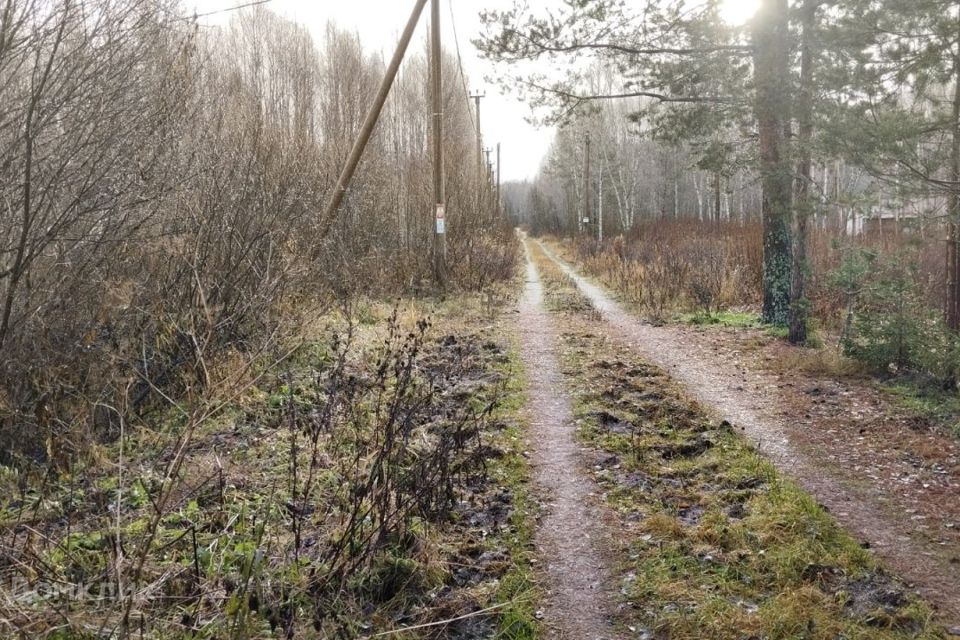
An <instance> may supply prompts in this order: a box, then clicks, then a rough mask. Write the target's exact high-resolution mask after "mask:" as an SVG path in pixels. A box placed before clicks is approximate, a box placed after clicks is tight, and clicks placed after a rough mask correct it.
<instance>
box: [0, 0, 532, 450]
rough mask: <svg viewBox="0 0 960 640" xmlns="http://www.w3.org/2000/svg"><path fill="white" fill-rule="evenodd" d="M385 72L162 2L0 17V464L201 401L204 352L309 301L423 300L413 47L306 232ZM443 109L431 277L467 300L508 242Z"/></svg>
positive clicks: (367, 61)
mask: <svg viewBox="0 0 960 640" xmlns="http://www.w3.org/2000/svg"><path fill="white" fill-rule="evenodd" d="M442 63H443V66H444V69H445V74H446V77H447V78H457V77H458V76H459V74H460V71H459V69H458V66H457V62H456V58H455V57H454V56H450V55H446V54H445V55H444V58H443V61H442ZM384 66H385V65H384V61H383V60H382V58H381V56H380V55H379V54H372V53H370V52H368V51H366V50H365V49H364V47H363V46H362V44H361V42H360V40H359V37H358V36H357V35H356V34H352V33H349V32H346V31H344V30H342V29H339V28H337V27H336V26H335V25H333V24H330V25H328V26H327V27H326V30H325V33H324V36H323V37H322V38H321V39H320V40H319V41H317V40H315V39H314V38H313V37H311V35H310V33H309V31H308V30H307V29H306V28H305V27H303V26H301V25H298V24H295V23H293V22H290V21H288V20H286V19H284V18H281V17H279V16H278V15H276V14H273V13H271V12H269V11H267V10H265V9H263V8H256V9H252V10H245V11H243V12H238V13H235V14H234V17H233V18H232V19H231V21H230V22H229V24H228V25H227V26H224V27H208V26H204V25H201V24H198V23H197V21H196V19H195V18H190V17H189V16H188V15H187V14H186V12H185V11H184V9H183V8H182V7H181V6H180V5H179V4H178V3H177V2H176V1H175V0H97V1H96V2H92V3H91V2H76V1H74V0H56V1H53V2H50V1H47V0H3V2H2V3H0V451H2V452H3V454H2V456H3V458H4V460H3V461H4V462H9V461H10V459H11V458H16V457H17V456H19V455H26V456H28V457H31V458H43V457H45V456H47V455H48V454H49V451H48V449H49V448H50V444H49V443H50V442H51V438H53V439H56V440H58V441H61V442H64V441H65V442H66V444H67V446H68V448H69V449H71V450H82V449H83V444H84V441H86V440H89V439H91V438H99V437H109V436H110V435H111V434H114V433H115V431H116V429H117V428H118V427H117V425H118V424H119V423H120V422H121V421H122V420H124V419H127V418H130V417H135V416H136V415H139V414H142V413H143V412H144V411H146V410H147V409H148V408H149V407H150V406H151V403H155V402H157V401H158V399H161V398H176V397H178V395H177V394H184V393H192V392H195V391H197V390H202V389H203V388H204V387H205V386H206V385H209V384H210V383H211V378H213V377H215V376H216V373H215V372H213V371H211V370H210V367H209V366H208V360H209V358H210V357H211V354H215V353H240V354H245V355H244V357H245V358H248V359H249V358H253V357H254V356H255V355H256V354H261V353H263V352H265V351H268V350H270V349H274V348H276V345H277V344H278V343H279V342H281V341H282V337H283V336H284V335H285V332H287V333H289V332H290V331H292V330H293V329H294V328H295V327H296V324H297V321H298V319H300V318H302V315H303V311H302V310H303V309H305V308H315V307H317V306H324V305H328V304H330V302H331V301H332V300H335V299H338V298H339V299H345V298H348V297H350V296H354V295H357V294H363V293H379V292H390V293H397V292H404V291H429V290H430V289H431V287H432V286H433V284H432V281H431V275H430V264H429V243H430V241H431V234H432V224H433V220H432V213H433V212H432V206H431V195H430V189H431V178H430V173H431V172H430V156H429V153H428V149H429V147H428V144H429V141H428V135H429V134H428V131H429V121H430V120H429V119H430V114H431V109H430V106H429V104H430V102H429V86H428V75H429V65H428V61H427V53H426V47H424V48H423V49H422V53H421V54H419V55H416V56H411V57H410V59H409V60H408V61H407V63H406V64H405V65H404V68H403V70H402V73H401V77H400V78H399V79H398V82H397V85H396V86H395V87H394V90H393V92H392V95H391V97H390V100H389V103H388V105H387V107H386V110H385V112H384V117H383V120H382V122H381V124H380V125H379V126H378V128H377V130H376V132H375V136H374V139H373V140H372V141H371V143H370V145H371V146H370V149H369V152H368V154H367V156H366V158H367V159H366V160H365V162H364V164H363V165H362V167H361V170H360V172H359V174H358V176H357V179H356V180H355V182H354V184H353V186H352V188H351V190H350V192H349V194H348V197H347V200H346V202H345V204H344V207H343V208H342V210H341V215H340V216H339V218H338V219H337V221H336V224H335V225H334V226H333V227H332V229H331V230H330V232H329V233H324V232H322V231H321V229H320V228H319V226H320V225H319V222H320V221H319V219H318V218H319V212H320V211H321V210H322V207H323V204H324V202H325V201H326V199H327V197H328V195H329V193H330V191H331V190H332V188H333V186H334V184H335V181H336V179H337V175H338V172H339V171H340V168H341V167H342V165H343V162H344V160H345V159H346V156H347V154H348V153H349V151H350V147H351V145H352V143H353V139H354V137H355V135H356V132H357V130H358V129H359V127H360V125H361V123H362V121H363V118H364V116H365V115H366V109H367V107H368V105H369V102H370V100H371V97H372V96H373V94H374V93H375V91H376V88H377V85H378V83H379V80H380V77H381V76H382V74H383V70H384ZM444 100H445V114H446V117H447V119H448V123H449V126H448V127H447V130H446V131H447V132H446V135H445V141H444V142H445V144H446V145H447V146H448V148H449V149H450V152H449V153H448V154H447V167H446V175H447V181H448V185H449V188H448V191H449V193H450V199H449V200H450V201H449V203H448V211H449V213H448V224H449V226H450V228H451V233H450V242H449V247H448V250H449V253H450V263H451V265H453V266H452V268H451V274H450V286H452V287H459V288H468V289H478V288H482V287H484V286H485V285H486V284H487V283H488V282H489V281H490V280H491V279H497V278H503V277H509V276H510V275H511V274H512V272H513V265H514V262H515V255H516V254H515V248H514V247H513V245H512V243H511V235H510V231H509V229H506V228H505V227H504V226H503V225H501V224H499V223H498V221H497V220H495V219H493V217H492V215H491V214H490V212H489V211H487V210H483V211H481V210H478V205H477V203H478V202H481V199H479V198H477V195H476V194H477V192H478V190H484V192H486V191H489V185H487V184H478V181H477V178H476V176H475V170H474V165H473V163H472V162H471V161H470V159H472V158H473V155H472V153H471V150H472V149H473V148H474V147H475V144H476V140H475V138H474V135H473V131H474V129H473V126H472V125H471V117H472V116H471V113H470V110H469V107H468V101H467V97H466V88H465V83H461V82H453V81H450V82H447V83H446V84H445V94H444ZM483 202H489V198H487V199H486V200H483ZM487 208H489V207H487ZM295 303H296V304H295ZM25 435H26V436H27V437H24V436H25ZM45 443H46V444H45Z"/></svg>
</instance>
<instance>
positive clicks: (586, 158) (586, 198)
mask: <svg viewBox="0 0 960 640" xmlns="http://www.w3.org/2000/svg"><path fill="white" fill-rule="evenodd" d="M583 164H584V168H583V224H590V134H589V133H588V134H587V144H586V149H585V150H584V154H583ZM581 227H582V225H581Z"/></svg>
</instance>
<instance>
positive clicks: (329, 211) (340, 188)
mask: <svg viewBox="0 0 960 640" xmlns="http://www.w3.org/2000/svg"><path fill="white" fill-rule="evenodd" d="M426 5H427V0H417V2H416V4H415V5H414V7H413V12H412V13H411V14H410V19H409V20H408V21H407V26H406V27H405V28H404V30H403V34H402V35H401V36H400V42H399V43H398V44H397V50H396V51H395V52H394V54H393V58H392V59H391V60H390V64H389V66H387V72H386V74H385V75H384V77H383V82H381V83H380V90H379V91H378V92H377V96H376V98H374V100H373V106H372V107H370V112H369V113H368V114H367V119H366V120H365V121H364V123H363V127H361V129H360V135H359V136H358V137H357V140H356V142H355V143H354V145H353V149H352V150H351V151H350V156H349V158H348V159H347V164H346V165H345V166H344V167H343V171H342V172H341V173H340V178H339V179H338V180H337V186H336V188H334V190H333V194H332V195H331V196H330V201H329V202H328V203H327V208H326V209H324V212H323V216H322V217H321V218H320V237H321V238H325V237H326V236H327V234H328V233H329V232H330V229H331V227H332V226H333V223H334V221H335V220H336V217H337V210H338V209H339V208H340V205H341V204H342V203H343V197H344V196H345V195H346V193H347V188H348V187H349V186H350V181H351V180H353V174H354V173H355V172H356V170H357V166H358V165H359V164H360V159H361V158H363V151H364V149H366V148H367V142H369V141H370V136H371V135H372V134H373V129H374V127H376V125H377V120H379V119H380V113H381V112H382V111H383V105H384V104H385V103H386V102H387V96H389V95H390V88H391V87H392V86H393V81H394V80H395V79H396V77H397V72H398V71H399V70H400V64H401V63H402V62H403V56H404V55H405V54H406V52H407V47H408V46H409V45H410V40H411V39H412V38H413V32H414V31H416V29H417V23H418V22H420V15H421V14H422V13H423V8H424V7H425V6H426ZM437 11H439V9H437Z"/></svg>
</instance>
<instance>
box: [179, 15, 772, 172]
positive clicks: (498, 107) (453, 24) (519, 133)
mask: <svg viewBox="0 0 960 640" xmlns="http://www.w3.org/2000/svg"><path fill="white" fill-rule="evenodd" d="M757 1H758V0H724V3H725V5H726V10H725V11H726V13H727V16H728V19H729V20H731V21H732V22H738V23H740V22H744V21H745V20H746V19H748V18H749V16H750V15H752V13H753V12H754V11H755V8H756V4H757ZM528 2H529V4H530V6H531V7H534V8H536V7H547V6H551V5H555V4H557V0H528ZM242 3H243V2H242V0H186V4H187V5H190V4H194V5H196V7H197V12H198V13H207V12H211V11H219V10H221V9H226V8H229V7H234V6H237V5H238V4H242ZM441 4H442V16H441V20H442V22H443V27H444V39H445V42H444V46H445V48H447V49H449V50H450V51H453V50H454V49H455V46H456V42H455V38H454V28H455V29H456V35H457V38H456V39H457V40H459V43H460V52H461V56H462V59H463V66H464V70H465V71H466V73H467V75H468V77H469V78H470V84H471V86H470V90H471V92H475V91H476V90H478V89H479V90H480V92H481V93H482V92H486V94H487V97H486V98H484V99H483V100H482V104H481V116H482V117H481V123H482V127H483V136H484V143H485V144H486V145H487V146H490V147H492V146H495V145H496V144H497V143H498V142H499V143H501V144H502V149H503V159H502V160H503V167H502V176H503V179H504V180H505V181H506V180H523V179H526V178H532V177H533V176H534V175H535V174H536V173H537V170H538V169H539V167H540V163H541V161H542V159H543V157H544V155H545V154H546V152H547V149H548V148H549V146H550V142H551V140H552V138H553V131H552V130H551V129H549V128H538V127H535V126H533V125H531V124H529V122H528V121H527V119H528V118H529V117H530V115H531V111H530V107H528V106H527V105H526V104H523V103H521V102H519V101H517V100H516V98H514V97H513V96H512V95H510V94H508V95H501V94H500V91H499V88H498V87H496V86H489V85H486V84H485V83H484V78H485V77H488V76H494V75H496V70H495V69H494V68H493V66H492V65H490V64H489V63H487V62H484V61H482V60H480V58H479V56H478V55H477V52H476V50H475V49H474V47H473V45H472V44H471V43H470V41H471V40H472V39H473V38H474V37H476V35H477V33H479V31H480V19H479V16H478V13H479V11H480V10H482V9H500V8H508V7H510V6H511V5H512V4H513V0H441ZM451 6H452V11H451ZM266 7H267V8H268V9H270V10H271V11H274V12H276V13H279V14H281V15H284V16H286V17H288V18H290V19H292V20H295V21H296V22H300V23H302V24H304V25H306V26H307V27H308V28H309V29H311V30H312V31H313V33H314V36H315V37H316V39H317V40H318V41H319V40H321V39H322V34H323V28H324V25H325V24H326V22H327V21H328V20H333V21H334V22H336V23H337V24H338V25H339V26H340V27H342V28H345V29H350V30H355V31H357V32H358V33H359V34H360V37H361V39H362V40H363V42H364V43H365V44H366V46H367V47H369V48H370V49H371V50H381V51H383V52H384V56H385V57H386V58H388V59H389V57H390V56H391V55H392V54H393V50H394V47H395V45H396V43H397V40H398V38H399V35H400V31H401V30H402V29H403V25H404V24H405V23H406V21H407V19H408V18H409V15H410V11H411V10H412V8H413V2H412V1H410V0H272V2H270V3H268V4H267V5H266ZM451 12H452V16H451ZM229 15H230V14H229V13H224V14H219V15H217V16H213V17H208V18H201V21H202V22H207V23H209V22H225V21H226V20H227V19H228V18H229ZM428 15H429V5H428V6H427V9H426V10H425V11H424V17H423V19H422V20H421V25H420V29H419V30H418V32H417V35H416V37H415V40H414V42H422V41H423V39H424V38H425V37H426V23H427V20H426V18H427V16H428ZM414 46H415V44H411V47H414Z"/></svg>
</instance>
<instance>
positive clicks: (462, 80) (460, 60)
mask: <svg viewBox="0 0 960 640" xmlns="http://www.w3.org/2000/svg"><path fill="white" fill-rule="evenodd" d="M447 5H448V6H449V7H450V26H451V27H453V43H454V45H455V46H456V49H457V67H458V68H459V69H460V83H461V84H462V85H463V95H464V96H466V98H467V107H469V106H470V89H468V88H467V76H466V74H465V73H464V72H463V56H461V55H460V38H459V37H458V36H457V18H456V15H455V14H454V12H453V0H447ZM467 113H469V114H470V121H471V122H472V123H473V126H474V128H475V129H477V128H479V126H480V125H479V123H478V122H477V121H476V120H474V117H473V111H472V110H471V109H469V108H468V109H467Z"/></svg>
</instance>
